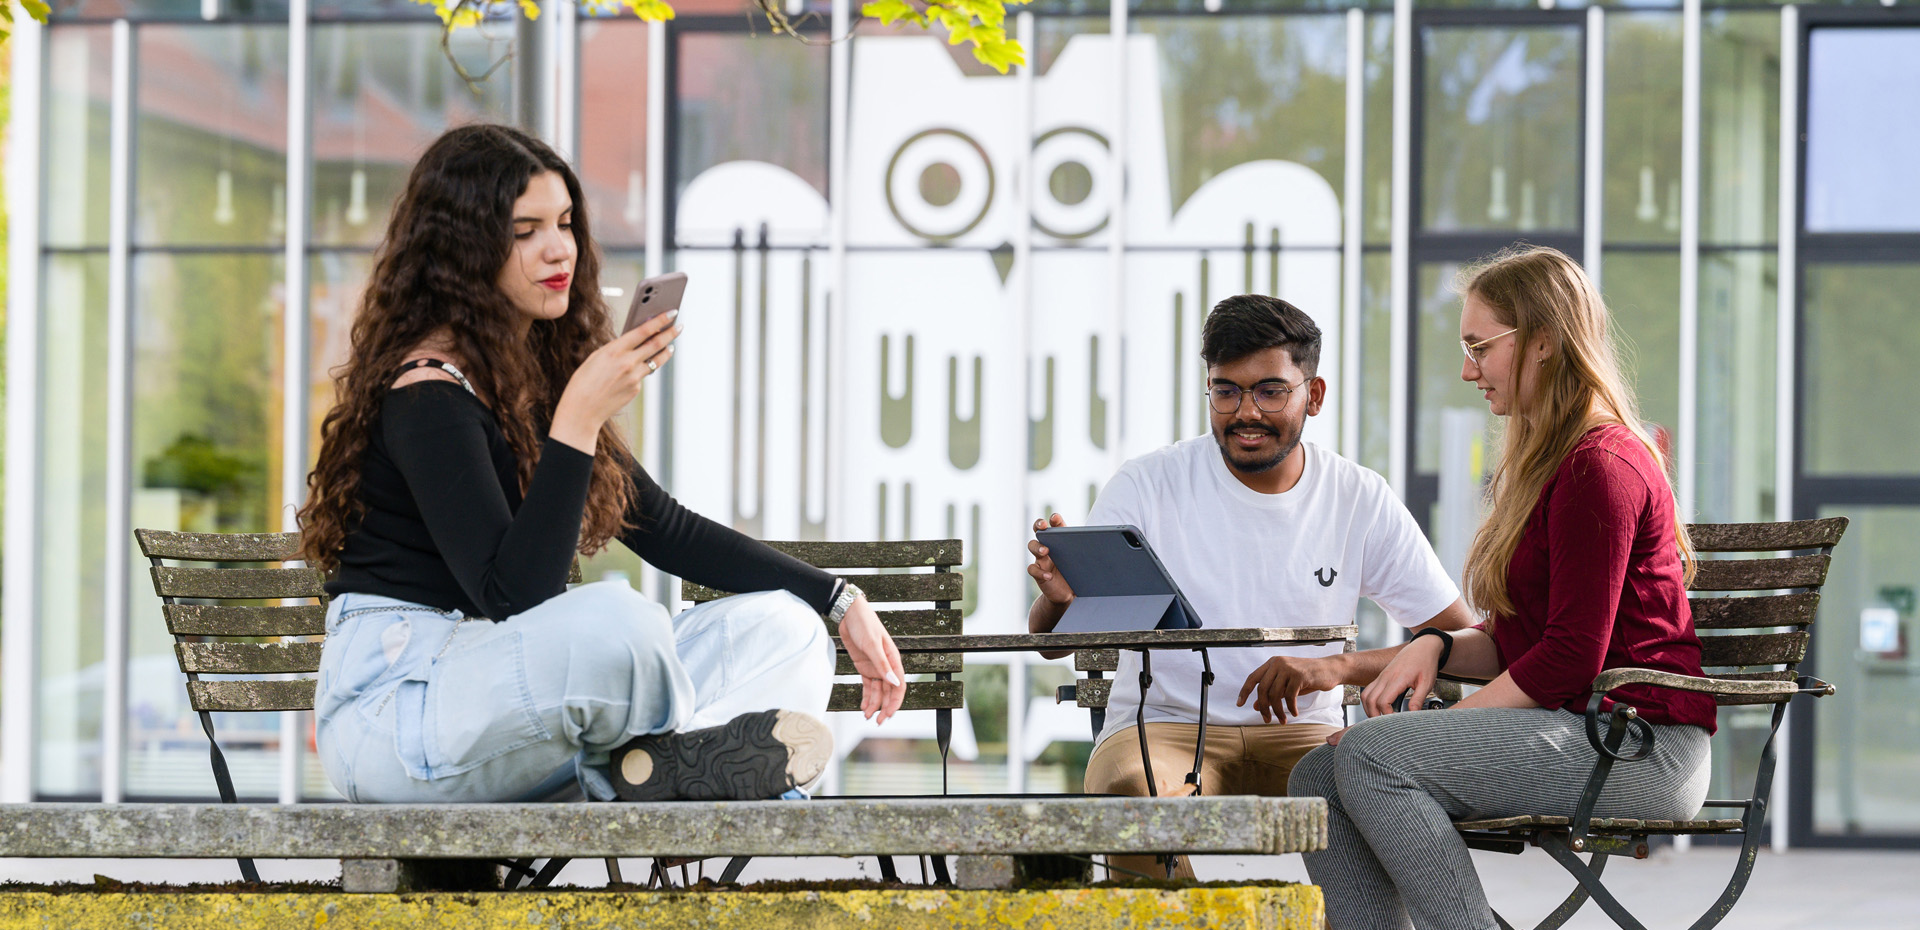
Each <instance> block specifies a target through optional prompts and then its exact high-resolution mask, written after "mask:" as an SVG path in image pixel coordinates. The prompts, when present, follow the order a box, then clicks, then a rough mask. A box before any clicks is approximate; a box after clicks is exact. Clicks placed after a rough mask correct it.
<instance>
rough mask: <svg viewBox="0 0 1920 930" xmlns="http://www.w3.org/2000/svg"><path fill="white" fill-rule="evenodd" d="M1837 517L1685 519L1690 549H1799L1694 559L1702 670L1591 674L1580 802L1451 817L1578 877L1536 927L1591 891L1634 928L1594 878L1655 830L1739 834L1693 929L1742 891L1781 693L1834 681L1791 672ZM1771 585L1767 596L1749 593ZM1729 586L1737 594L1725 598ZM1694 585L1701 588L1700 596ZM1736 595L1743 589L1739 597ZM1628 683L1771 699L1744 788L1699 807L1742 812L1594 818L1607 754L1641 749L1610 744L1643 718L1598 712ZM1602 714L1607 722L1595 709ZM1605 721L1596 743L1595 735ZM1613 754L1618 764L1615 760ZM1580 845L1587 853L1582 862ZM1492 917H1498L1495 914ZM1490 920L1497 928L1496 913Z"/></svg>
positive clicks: (1838, 528) (1818, 690)
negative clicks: (1589, 755) (1593, 753)
mask: <svg viewBox="0 0 1920 930" xmlns="http://www.w3.org/2000/svg"><path fill="white" fill-rule="evenodd" d="M1846 529H1847V518H1845V517H1832V518H1828V519H1824V520H1801V521H1796V522H1786V523H1735V524H1695V525H1694V526H1692V527H1691V528H1690V534H1691V536H1692V538H1693V544H1694V548H1695V550H1697V551H1699V552H1702V553H1738V554H1749V553H1763V554H1771V553H1776V552H1789V553H1791V552H1798V553H1800V554H1797V555H1793V554H1790V555H1785V556H1779V557H1762V558H1745V559H1709V560H1703V561H1701V562H1700V563H1699V569H1698V571H1697V572H1696V573H1695V575H1694V580H1693V583H1692V584H1691V585H1690V586H1689V588H1688V591H1689V593H1690V594H1691V595H1693V596H1690V597H1689V598H1688V603H1689V604H1690V605H1691V607H1692V609H1693V623H1694V627H1695V628H1696V629H1697V630H1698V631H1699V633H1700V642H1701V665H1702V666H1703V667H1704V668H1705V671H1706V677H1700V678H1695V677H1691V676H1686V675H1676V674H1673V673H1670V672H1661V671H1654V670H1651V669H1633V668H1617V669H1609V670H1607V671H1605V672H1602V673H1601V674H1600V677H1598V678H1596V679H1594V682H1593V686H1592V693H1593V698H1592V700H1591V702H1590V704H1589V705H1588V710H1587V715H1588V717H1589V724H1588V734H1589V739H1590V740H1594V741H1595V749H1596V750H1597V751H1598V752H1599V753H1600V754H1601V758H1600V760H1599V763H1598V764H1597V765H1596V766H1595V768H1594V772H1593V775H1592V777H1591V779H1590V780H1589V781H1588V784H1587V787H1586V790H1585V791H1584V792H1583V794H1582V796H1581V799H1580V802H1579V804H1578V806H1577V807H1576V808H1575V809H1574V811H1573V812H1572V815H1571V816H1567V815H1566V813H1565V812H1561V811H1556V812H1552V813H1545V812H1543V813H1540V814H1533V815H1522V816H1513V817H1502V818H1498V819H1488V820H1469V821H1460V822H1458V823H1455V824H1454V826H1455V828H1457V829H1458V830H1459V831H1460V833H1461V835H1462V836H1463V837H1464V838H1465V839H1466V841H1467V845H1468V846H1472V847H1474V848H1478V849H1489V850H1495V851H1498V852H1511V853H1518V852H1521V851H1522V850H1523V849H1524V848H1525V847H1526V846H1527V845H1529V844H1530V845H1533V846H1536V847H1539V848H1541V849H1544V850H1546V851H1547V852H1548V853H1549V854H1550V855H1552V856H1553V857H1554V859H1555V860H1557V861H1558V862H1559V863H1560V864H1561V865H1562V866H1564V867H1565V868H1566V869H1567V871H1568V872H1570V873H1572V875H1573V877H1574V879H1575V880H1576V881H1577V882H1578V885H1577V886H1576V887H1575V889H1574V891H1573V893H1572V894H1570V895H1569V896H1568V897H1567V899H1566V901H1564V902H1563V903H1562V904H1561V905H1560V906H1559V907H1558V908H1556V909H1555V910H1554V911H1553V912H1552V913H1550V914H1548V915H1547V917H1546V919H1545V920H1542V921H1541V922H1540V923H1539V924H1538V925H1537V927H1536V930H1553V928H1556V927H1559V926H1561V925H1562V924H1564V923H1566V922H1567V920H1569V919H1570V918H1572V917H1573V915H1574V913H1575V912H1576V911H1578V910H1579V909H1580V908H1581V906H1583V905H1584V904H1585V903H1586V901H1587V899H1588V898H1589V897H1591V898H1592V899H1593V900H1594V901H1595V902H1597V903H1598V904H1599V905H1600V907H1601V909H1602V910H1604V911H1606V913H1607V916H1608V917H1611V918H1612V919H1613V921H1614V922H1615V923H1616V924H1619V925H1620V926H1621V927H1623V928H1626V930H1643V928H1642V925H1641V923H1640V922H1639V920H1638V919H1636V918H1635V917H1634V916H1633V915H1632V914H1631V913H1630V912H1628V911H1627V909H1626V908H1625V907H1624V906H1622V905H1621V904H1620V902H1619V900H1618V899H1616V898H1614V896H1613V895H1612V893H1611V892H1609V891H1608V890H1607V888H1606V886H1605V885H1603V884H1602V883H1601V881H1600V875H1601V872H1602V870H1603V869H1604V868H1605V867H1606V862H1607V858H1608V857H1609V856H1613V855H1630V856H1633V857H1634V858H1636V859H1644V858H1646V856H1647V853H1648V843H1647V838H1648V837H1649V836H1653V835H1673V836H1737V837H1740V838H1741V853H1740V858H1739V859H1737V860H1735V866H1734V872H1733V876H1732V877H1731V878H1730V879H1729V880H1728V882H1727V885H1726V887H1725V888H1724V889H1723V890H1722V891H1721V893H1720V896H1719V898H1718V899H1716V900H1715V901H1714V902H1713V904H1712V905H1711V906H1710V907H1709V908H1708V910H1707V912H1706V913H1705V914H1704V915H1702V916H1701V917H1700V918H1699V919H1698V920H1696V921H1695V922H1694V923H1693V930H1707V928H1709V927H1713V926H1715V925H1716V924H1718V923H1720V921H1721V920H1723V919H1724V918H1725V917H1726V916H1727V914H1728V912H1730V911H1731V910H1732V909H1733V906H1734V904H1735V902H1737V901H1738V900H1739V898H1740V894H1741V892H1742V891H1744V890H1745V888H1746V884H1747V879H1748V878H1749V877H1750V876H1751V875H1752V874H1753V866H1754V861H1755V858H1756V856H1757V855H1758V853H1759V848H1760V843H1761V842H1762V837H1763V835H1764V834H1765V832H1766V831H1765V830H1763V829H1762V828H1763V826H1764V825H1765V823H1766V814H1767V811H1768V807H1769V803H1770V800H1771V795H1772V788H1773V772H1774V765H1775V763H1776V761H1777V759H1776V755H1775V751H1774V738H1775V737H1776V736H1777V735H1778V734H1779V731H1780V722H1781V720H1783V719H1784V718H1785V715H1786V709H1787V702H1788V701H1790V700H1791V699H1793V698H1794V697H1795V696H1797V695H1802V694H1807V695H1813V696H1815V697H1823V696H1826V695H1830V694H1832V693H1833V690H1834V689H1833V686H1832V685H1829V684H1827V683H1826V682H1823V681H1820V680H1818V679H1815V678H1811V677H1808V676H1804V675H1800V674H1799V673H1798V672H1797V670H1796V669H1797V666H1798V665H1799V663H1800V660H1801V659H1803V658H1805V657H1806V652H1807V639H1808V635H1807V627H1808V626H1809V625H1810V624H1812V623H1813V620H1814V615H1815V612H1816V609H1817V608H1818V606H1819V603H1820V587H1821V585H1823V584H1824V583H1825V582H1826V578H1827V567H1828V566H1829V565H1830V564H1831V562H1832V555H1833V547H1834V546H1835V545H1837V544H1838V543H1839V542H1840V537H1841V535H1842V534H1844V533H1845V532H1846ZM1763 591H1770V592H1775V593H1769V594H1747V592H1763ZM1728 592H1735V593H1736V595H1737V596H1725V595H1726V594H1727V593H1728ZM1703 595H1704V596H1703ZM1740 595H1744V596H1740ZM1630 684H1649V685H1656V686H1660V687H1667V688H1677V689H1680V690H1684V691H1693V692H1698V693H1704V694H1711V695H1713V696H1714V700H1715V702H1716V703H1718V704H1720V705H1721V706H1729V705H1745V704H1771V705H1773V714H1772V727H1771V729H1770V730H1769V731H1768V734H1767V740H1766V742H1765V743H1764V744H1763V745H1762V747H1761V749H1760V760H1759V765H1758V767H1757V771H1756V773H1755V776H1754V786H1753V794H1752V796H1751V797H1748V798H1742V799H1738V800H1709V801H1707V802H1706V804H1705V807H1707V808H1709V809H1715V808H1731V809H1735V810H1739V811H1741V816H1740V817H1739V818H1737V819H1736V818H1728V817H1719V818H1701V819H1694V820H1642V819H1635V818H1626V817H1615V818H1605V817H1593V816H1591V815H1592V811H1593V807H1594V802H1595V800H1596V799H1597V798H1598V797H1599V794H1600V792H1601V789H1602V788H1603V787H1604V785H1605V782H1606V778H1607V775H1608V774H1609V772H1610V771H1611V769H1612V767H1613V766H1614V765H1617V764H1625V765H1631V764H1633V762H1634V761H1636V760H1637V758H1638V757H1639V756H1640V755H1644V752H1643V751H1641V750H1636V752H1635V754H1631V755H1630V754H1625V753H1618V750H1619V749H1620V747H1621V745H1622V743H1623V741H1624V738H1625V735H1626V733H1627V731H1628V730H1629V729H1640V728H1642V727H1644V723H1643V722H1641V721H1640V720H1639V719H1638V715H1637V714H1636V713H1635V711H1634V709H1633V708H1631V707H1627V706H1625V705H1615V706H1614V708H1613V710H1612V711H1611V712H1609V713H1602V705H1601V698H1602V697H1603V696H1605V695H1607V694H1608V693H1609V692H1611V691H1613V690H1614V689H1616V688H1620V687H1622V686H1625V685H1630ZM1603 717H1604V718H1606V725H1605V726H1604V727H1603V726H1601V725H1600V722H1599V721H1600V719H1601V718H1603ZM1602 730H1604V731H1605V732H1606V736H1605V737H1604V742H1602V741H1601V738H1600V737H1599V736H1598V734H1599V733H1600V732H1601V731H1602ZM1610 755H1612V756H1615V757H1617V758H1619V761H1618V762H1616V761H1615V760H1614V758H1609V756H1610ZM1580 853H1588V854H1590V856H1591V858H1590V859H1589V861H1586V862H1582V861H1581V860H1580V858H1579V855H1578V854H1580ZM1497 916H1498V915H1496V917H1497ZM1500 925H1501V926H1502V927H1507V926H1508V924H1507V922H1506V920H1505V919H1504V918H1500Z"/></svg>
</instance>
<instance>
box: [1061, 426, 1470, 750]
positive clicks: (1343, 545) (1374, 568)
mask: <svg viewBox="0 0 1920 930" xmlns="http://www.w3.org/2000/svg"><path fill="white" fill-rule="evenodd" d="M1295 454H1296V455H1302V456H1305V460H1306V467H1305V470H1304V471H1303V472H1302V474H1301V475H1300V481H1299V483H1297V484H1295V485H1294V486H1293V488H1292V489H1290V490H1288V491H1286V492H1285V493H1282V494H1262V493H1260V492H1258V491H1255V490H1253V489H1252V488H1249V487H1247V486H1246V485H1244V484H1241V483H1240V481H1239V479H1237V478H1235V477H1234V476H1233V474H1232V472H1230V471H1228V470H1227V464H1226V462H1224V461H1223V460H1222V459H1221V456H1220V447H1219V445H1218V444H1217V443H1216V442H1215V441H1214V438H1213V436H1211V435H1206V436H1197V437H1195V438H1193V439H1188V440H1185V441H1183V442H1178V443H1175V444H1173V445H1170V446H1167V447H1165V448H1162V449H1159V450H1157V451H1155V452H1150V453H1148V454H1146V455H1143V456H1141V457H1139V458H1137V459H1134V460H1132V461H1130V462H1128V463H1126V464H1125V465H1123V466H1121V467H1120V471H1119V472H1118V473H1116V474H1115V475H1114V476H1113V479H1112V480H1111V481H1108V482H1107V486H1106V487H1105V488H1104V489H1102V490H1101V492H1100V497H1099V499H1098V500H1096V501H1095V502H1094V505H1093V509H1092V510H1091V511H1090V512H1089V513H1088V515H1087V523H1088V524H1089V525H1093V526H1101V525H1112V524H1131V525H1133V526H1136V527H1139V528H1140V531H1141V533H1142V534H1143V535H1145V536H1146V539H1147V543H1148V544H1149V545H1151V546H1152V547H1153V551H1154V553H1155V554H1156V555H1158V556H1159V557H1160V562H1161V564H1163V565H1165V566H1166V568H1167V572H1168V573H1169V574H1171V575H1172V576H1173V581H1174V583H1175V584H1177V585H1179V586H1180V591H1181V593H1183V594H1185V595H1186V596H1187V602H1188V603H1189V604H1192V605H1193V609H1194V611H1195V612H1196V613H1198V614H1199V615H1200V619H1201V622H1202V623H1203V624H1204V625H1205V626H1208V627H1214V628H1231V627H1283V626H1342V625H1346V624H1350V623H1353V622H1354V613H1355V609H1356V608H1357V606H1358V604H1359V600H1360V598H1362V597H1367V598H1371V599H1372V600H1373V601H1374V602H1375V603H1377V604H1379V605H1380V607H1381V608H1382V609H1384V610H1385V611H1386V612H1387V615H1388V616H1389V617H1392V618H1393V619H1394V621H1395V622H1397V623H1399V624H1400V625H1402V626H1406V627H1414V626H1418V625H1420V624H1422V623H1425V622H1427V621H1428V620H1431V619H1432V618H1433V617H1434V615H1436V614H1438V613H1440V611H1442V610H1444V609H1446V607H1447V606H1448V605H1450V604H1452V603H1453V602H1454V600H1455V599H1457V598H1458V597H1459V596H1460V590H1459V588H1457V587H1455V585H1454V583H1453V580H1452V579H1450V578H1448V577H1447V573H1446V571H1445V570H1444V569H1442V568H1441V567H1440V560H1439V558H1438V557H1436V556H1435V555H1434V553H1433V547H1432V546H1430V545H1428V544H1427V539H1426V537H1425V536H1424V535H1422V534H1421V532H1420V527H1419V525H1418V524H1416V523H1414V521H1413V515H1412V514H1410V513H1408V512H1407V508H1406V505H1404V504H1402V503H1400V501H1399V499H1398V498H1395V497H1394V496H1393V491H1392V490H1391V489H1390V488H1388V486H1387V482H1386V481H1385V480H1384V479H1382V478H1381V477H1380V476H1379V475H1378V474H1375V473H1374V472H1373V471H1371V470H1369V469H1366V468H1363V467H1361V466H1359V465H1356V464H1354V463H1353V462H1350V461H1347V460H1346V459H1343V458H1341V457H1339V456H1337V455H1334V454H1333V453H1331V452H1328V451H1326V450H1325V449H1322V448H1320V447H1319V446H1316V445H1314V444H1313V443H1310V442H1302V443H1301V444H1300V447H1299V449H1298V450H1297V451H1296V452H1295ZM1341 649H1342V645H1341V644H1340V643H1331V644H1327V645H1323V646H1286V647H1275V648H1270V649H1252V648H1249V649H1220V648H1215V649H1211V650H1208V652H1209V655H1210V657H1211V659H1212V662H1213V671H1214V676H1215V677H1214V683H1213V687H1212V688H1209V689H1208V692H1207V723H1208V724H1210V725H1217V726H1250V725H1256V724H1260V723H1263V722H1264V721H1262V720H1261V719H1260V714H1259V712H1258V711H1255V710H1254V709H1253V699H1252V698H1248V700H1247V706H1245V707H1235V706H1234V700H1235V699H1236V698H1238V697H1239V694H1240V686H1241V685H1243V684H1245V683H1246V680H1247V676H1248V675H1250V674H1252V673H1253V670H1254V669H1256V668H1259V667H1260V665H1261V663H1263V662H1265V661H1266V660H1267V659H1268V658H1269V657H1270V656H1274V655H1300V656H1323V655H1332V654H1336V653H1338V652H1340V651H1341ZM1200 672H1201V664H1200V654H1199V653H1197V652H1192V651H1181V650H1171V649H1167V650H1156V651H1155V652H1154V654H1153V687H1151V688H1150V689H1148V691H1147V709H1146V719H1147V720H1149V721H1163V720H1164V721H1177V722H1181V723H1195V722H1198V721H1199V719H1200ZM1139 675H1140V654H1139V653H1138V652H1132V651H1122V652H1121V653H1120V670H1119V672H1118V673H1117V674H1116V675H1115V680H1114V685H1113V696H1112V698H1111V699H1110V701H1109V703H1108V705H1107V722H1106V728H1105V730H1103V731H1102V732H1101V734H1100V739H1101V740H1103V741H1104V740H1105V739H1106V738H1107V737H1109V736H1112V735H1113V734H1115V733H1117V732H1119V731H1121V730H1123V729H1125V728H1127V727H1130V726H1133V724H1134V713H1135V711H1136V710H1137V708H1138V707H1139V704H1140V700H1139V699H1140V683H1139ZM1340 698H1341V696H1340V694H1339V692H1337V691H1320V692H1315V693H1313V694H1311V695H1307V694H1303V695H1301V696H1300V700H1299V702H1298V707H1299V710H1300V716H1298V717H1291V718H1288V720H1287V722H1289V723H1292V722H1299V723H1324V724H1330V725H1333V726H1340V725H1342V724H1343V723H1344V716H1343V714H1342V713H1341V703H1340Z"/></svg>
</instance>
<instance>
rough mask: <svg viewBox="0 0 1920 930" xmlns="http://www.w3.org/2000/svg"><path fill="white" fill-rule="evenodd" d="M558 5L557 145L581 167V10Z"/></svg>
mask: <svg viewBox="0 0 1920 930" xmlns="http://www.w3.org/2000/svg"><path fill="white" fill-rule="evenodd" d="M557 6H558V9H557V10H555V11H554V14H555V17H556V19H555V21H554V30H553V45H554V47H553V63H554V71H555V75H554V83H555V85H556V94H555V96H556V100H555V102H554V107H553V145H554V148H555V149H557V150H559V153H560V157H561V158H563V159H565V160H567V161H568V162H570V163H574V164H576V165H577V164H578V160H579V157H580V9H579V7H577V6H575V5H574V4H572V3H566V2H562V3H559V4H557Z"/></svg>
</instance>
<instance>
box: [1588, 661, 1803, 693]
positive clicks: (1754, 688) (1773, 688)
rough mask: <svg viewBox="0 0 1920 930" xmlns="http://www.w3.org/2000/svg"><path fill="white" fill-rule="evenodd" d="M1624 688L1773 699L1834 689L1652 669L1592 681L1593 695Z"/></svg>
mask: <svg viewBox="0 0 1920 930" xmlns="http://www.w3.org/2000/svg"><path fill="white" fill-rule="evenodd" d="M1625 685H1654V686H1656V687H1661V688H1674V689H1676V690H1680V691H1695V692H1699V693H1702V694H1724V695H1740V696H1748V697H1774V696H1779V695H1789V694H1800V693H1802V692H1805V693H1807V694H1812V695H1815V696H1819V697H1825V696H1827V695H1829V694H1832V693H1833V686H1832V685H1830V684H1827V683H1826V682H1824V681H1821V680H1819V679H1817V678H1807V677H1804V676H1802V678H1801V679H1800V680H1797V681H1750V680H1745V679H1731V678H1702V677H1695V676H1693V675H1681V674H1678V673H1675V672H1662V671H1656V670H1654V669H1650V668H1610V669H1607V670H1606V671H1604V672H1601V673H1600V677H1598V678H1595V679H1594V680H1593V693H1594V694H1606V693H1607V692H1609V691H1612V690H1614V689H1615V688H1619V687H1622V686H1625Z"/></svg>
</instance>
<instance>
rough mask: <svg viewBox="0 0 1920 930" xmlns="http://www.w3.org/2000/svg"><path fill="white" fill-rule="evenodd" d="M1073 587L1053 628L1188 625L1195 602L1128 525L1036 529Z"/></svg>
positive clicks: (1192, 625) (1192, 624)
mask: <svg viewBox="0 0 1920 930" xmlns="http://www.w3.org/2000/svg"><path fill="white" fill-rule="evenodd" d="M1036 538H1037V539H1039V540H1040V544H1041V545H1043V546H1046V547H1047V550H1048V555H1049V556H1050V557H1051V558H1052V559H1053V564H1054V565H1055V566H1056V567H1057V568H1059V569H1060V576H1061V577H1062V578H1065V579H1066V581H1067V586H1068V587H1070V588H1072V589H1073V603H1072V604H1070V605H1068V607H1067V612H1066V614H1065V615H1064V616H1062V617H1061V618H1060V622H1059V623H1058V624H1056V625H1055V626H1054V628H1053V632H1055V633H1091V632H1122V631H1133V630H1188V629H1197V628H1199V626H1200V617H1199V616H1198V615H1197V614H1195V613H1194V611H1193V605H1191V604H1188V603H1187V599H1186V597H1185V596H1183V595H1182V594H1181V593H1180V589H1179V587H1177V586H1176V585H1175V584H1174V583H1173V578H1172V577H1171V576H1169V575H1168V574H1167V570H1166V567H1165V566H1163V565H1161V564H1160V559H1159V558H1158V557H1157V556H1155V555H1154V554H1153V550H1152V549H1151V548H1150V547H1148V545H1147V540H1146V537H1145V535H1144V534H1142V533H1141V532H1140V530H1139V529H1137V528H1135V527H1132V526H1063V527H1054V528H1051V529H1045V530H1041V531H1040V532H1039V533H1037V534H1036Z"/></svg>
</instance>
